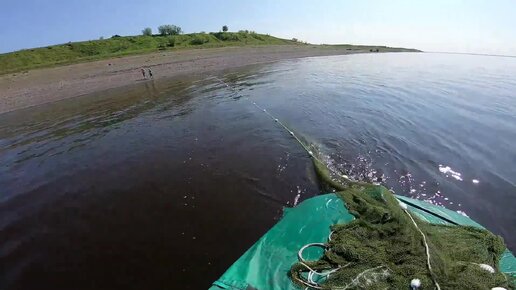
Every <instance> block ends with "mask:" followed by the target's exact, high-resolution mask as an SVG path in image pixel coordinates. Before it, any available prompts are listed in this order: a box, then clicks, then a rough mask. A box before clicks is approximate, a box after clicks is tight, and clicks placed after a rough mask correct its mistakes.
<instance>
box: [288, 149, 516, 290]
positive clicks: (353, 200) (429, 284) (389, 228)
mask: <svg viewBox="0 0 516 290" xmlns="http://www.w3.org/2000/svg"><path fill="white" fill-rule="evenodd" d="M313 160H314V165H315V168H316V171H317V173H318V175H319V177H320V178H321V179H322V181H324V183H326V184H327V185H328V186H330V187H331V188H334V189H335V190H337V191H338V192H337V194H338V195H339V196H340V197H341V198H342V199H343V201H344V202H345V204H346V207H347V208H348V210H349V212H350V213H351V214H352V215H353V216H354V217H355V220H353V221H352V222H350V223H347V224H338V225H334V226H333V227H332V234H331V239H330V240H329V242H328V244H327V248H326V251H325V253H324V255H323V256H322V257H321V258H320V260H318V261H311V262H305V265H303V263H297V264H294V265H293V266H292V268H291V273H290V274H291V277H292V280H293V281H294V282H295V283H299V284H300V285H302V286H303V287H306V283H305V284H301V283H300V282H299V281H300V280H302V281H305V280H306V279H305V277H306V272H307V268H308V267H309V268H311V269H313V270H315V271H318V272H320V271H328V270H330V269H337V268H339V267H342V268H340V269H339V270H337V271H333V273H332V274H330V275H329V276H327V277H326V279H324V280H323V281H320V282H319V283H318V284H317V285H319V286H316V285H315V284H314V287H313V288H318V287H320V288H322V289H410V282H411V280H412V279H415V278H416V279H419V280H420V282H421V287H420V289H435V288H436V282H437V283H438V284H439V285H440V288H441V289H491V288H493V287H504V288H506V289H515V288H514V281H513V278H512V277H509V276H506V275H505V274H503V273H501V272H500V271H499V269H498V262H499V258H500V257H501V255H502V253H503V251H504V250H505V248H506V246H505V244H504V242H503V240H502V238H501V237H499V236H496V235H494V234H492V233H490V232H489V231H487V230H483V229H479V228H474V227H469V226H447V225H433V224H429V223H426V222H424V221H422V220H420V219H418V218H417V217H416V216H414V215H412V218H413V219H414V222H415V223H416V224H417V227H418V228H419V229H420V230H421V231H422V232H423V233H424V235H425V236H426V243H427V245H428V248H429V253H430V264H431V268H432V270H430V269H429V268H428V262H427V254H426V251H425V245H424V239H423V237H422V235H421V233H420V232H419V230H418V228H417V227H416V226H415V225H414V224H413V222H412V220H411V216H409V214H408V213H407V212H405V211H404V210H403V208H402V207H400V205H399V202H398V200H397V199H396V198H395V197H394V195H393V194H392V193H391V192H390V191H388V190H387V189H386V188H385V187H383V186H380V185H373V184H368V183H363V182H352V181H350V180H348V179H346V178H345V177H342V176H339V175H338V174H335V173H334V172H330V170H328V168H327V167H326V166H325V165H324V164H323V163H322V162H320V161H319V160H318V159H317V158H313ZM480 264H486V265H490V266H491V267H492V268H494V270H495V272H494V273H491V272H489V271H487V270H486V269H483V268H482V267H481V266H480ZM344 265H345V266H344ZM307 266H308V267H307ZM303 279H304V280H303Z"/></svg>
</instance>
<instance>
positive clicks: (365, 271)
mask: <svg viewBox="0 0 516 290" xmlns="http://www.w3.org/2000/svg"><path fill="white" fill-rule="evenodd" d="M380 268H387V266H384V265H381V266H378V267H374V268H369V269H367V270H364V271H362V272H360V273H359V274H358V275H357V276H355V278H353V280H351V282H350V283H349V284H346V286H344V287H335V288H333V289H340V290H345V289H350V287H354V286H356V285H357V284H358V283H359V282H360V278H362V276H364V275H366V274H367V273H369V272H371V271H374V270H377V269H380ZM387 270H389V268H387ZM384 271H385V270H384ZM385 273H386V272H385Z"/></svg>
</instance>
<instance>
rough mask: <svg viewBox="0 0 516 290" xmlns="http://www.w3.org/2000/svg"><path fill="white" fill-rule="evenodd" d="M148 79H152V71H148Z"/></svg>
mask: <svg viewBox="0 0 516 290" xmlns="http://www.w3.org/2000/svg"><path fill="white" fill-rule="evenodd" d="M149 77H150V78H151V79H153V77H152V71H151V70H150V69H149Z"/></svg>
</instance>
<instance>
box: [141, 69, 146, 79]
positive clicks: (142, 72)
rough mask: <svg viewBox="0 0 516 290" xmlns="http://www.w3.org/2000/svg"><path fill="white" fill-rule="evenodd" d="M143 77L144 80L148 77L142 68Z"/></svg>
mask: <svg viewBox="0 0 516 290" xmlns="http://www.w3.org/2000/svg"><path fill="white" fill-rule="evenodd" d="M142 75H143V78H144V79H146V78H147V77H146V76H145V70H144V69H143V68H142Z"/></svg>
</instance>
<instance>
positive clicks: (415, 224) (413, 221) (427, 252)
mask: <svg viewBox="0 0 516 290" xmlns="http://www.w3.org/2000/svg"><path fill="white" fill-rule="evenodd" d="M403 211H405V213H406V214H407V215H408V216H409V218H410V220H411V221H412V223H413V224H414V226H415V227H416V229H417V230H418V231H419V233H420V234H421V236H422V237H423V243H424V244H425V250H426V265H427V267H428V270H429V271H430V274H432V275H431V276H432V280H433V281H434V284H435V287H436V288H437V290H441V287H440V286H439V283H437V281H436V280H435V278H434V276H435V275H434V272H433V271H432V264H431V263H430V249H429V247H428V243H427V242H426V236H425V233H423V231H422V230H421V229H420V228H419V226H418V225H417V223H416V221H415V220H414V218H412V215H411V214H410V213H409V212H408V210H406V209H403Z"/></svg>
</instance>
